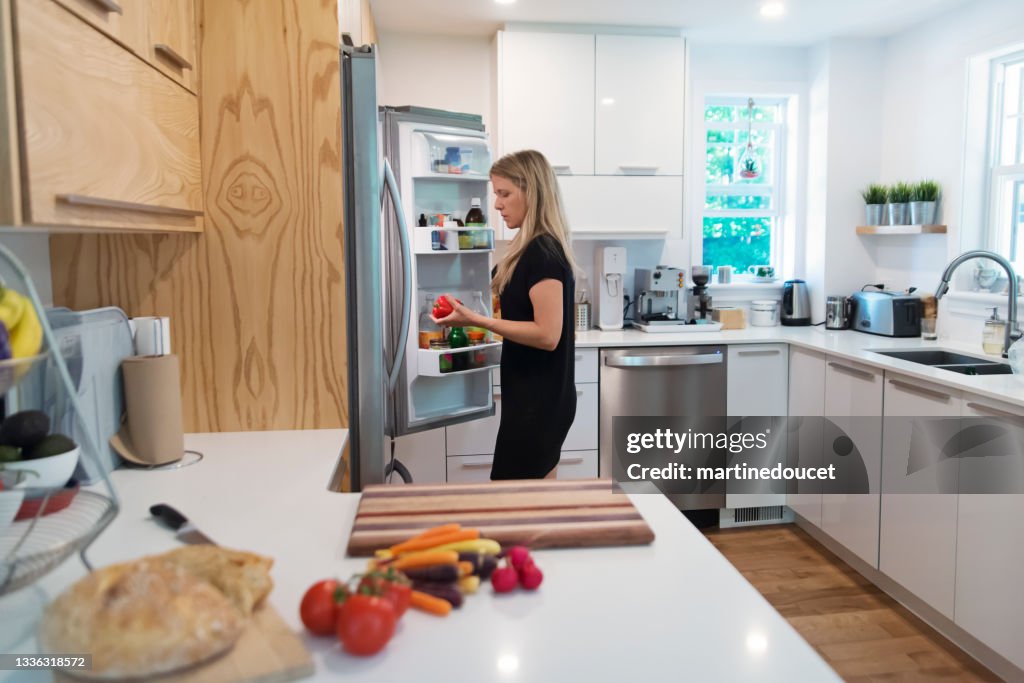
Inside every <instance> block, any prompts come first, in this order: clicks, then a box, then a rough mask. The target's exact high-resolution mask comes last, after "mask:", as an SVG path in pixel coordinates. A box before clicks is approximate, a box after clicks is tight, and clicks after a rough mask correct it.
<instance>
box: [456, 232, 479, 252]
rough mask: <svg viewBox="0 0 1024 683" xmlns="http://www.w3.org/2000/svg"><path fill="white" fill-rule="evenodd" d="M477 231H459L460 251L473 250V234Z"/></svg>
mask: <svg viewBox="0 0 1024 683" xmlns="http://www.w3.org/2000/svg"><path fill="white" fill-rule="evenodd" d="M474 232H476V231H475V230H459V251H462V250H463V249H472V248H473V233H474Z"/></svg>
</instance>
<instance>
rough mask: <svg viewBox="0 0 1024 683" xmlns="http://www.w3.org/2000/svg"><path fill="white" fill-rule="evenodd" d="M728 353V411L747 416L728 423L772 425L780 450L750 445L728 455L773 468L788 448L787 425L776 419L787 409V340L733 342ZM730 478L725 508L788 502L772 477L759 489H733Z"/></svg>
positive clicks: (757, 428) (750, 429) (747, 428)
mask: <svg viewBox="0 0 1024 683" xmlns="http://www.w3.org/2000/svg"><path fill="white" fill-rule="evenodd" d="M726 356H727V358H726V360H727V363H726V368H727V372H728V374H727V380H726V404H727V412H728V414H729V417H730V418H743V421H742V423H740V424H739V425H735V426H734V425H730V428H739V429H742V430H743V431H744V432H747V433H757V432H761V431H764V430H766V429H769V430H772V434H771V437H770V441H769V442H770V443H772V444H775V445H777V447H778V448H780V449H782V450H781V451H776V450H773V449H764V450H759V449H750V450H747V451H744V452H743V453H738V454H735V455H730V456H729V457H730V461H729V464H730V465H731V464H742V463H746V464H748V465H750V466H751V467H771V466H772V465H774V464H775V463H776V462H777V461H778V460H779V455H778V454H779V453H780V452H781V453H785V452H786V433H785V429H784V427H785V425H784V424H783V421H780V420H778V419H775V420H773V419H772V418H773V417H774V418H778V417H785V416H786V412H787V397H788V395H789V389H788V387H789V355H788V352H787V348H786V344H735V345H731V346H729V347H728V350H727V352H726ZM773 428H774V429H773ZM730 483H732V482H727V483H726V489H725V506H726V507H727V508H746V507H760V506H764V505H785V504H786V493H785V491H780V492H777V493H773V492H772V490H771V489H772V486H771V482H759V484H761V485H762V486H760V487H759V490H758V492H757V493H735V492H731V491H730V490H729V489H730V486H729V484H730ZM733 488H735V485H733ZM746 490H749V487H748V488H747V489H746Z"/></svg>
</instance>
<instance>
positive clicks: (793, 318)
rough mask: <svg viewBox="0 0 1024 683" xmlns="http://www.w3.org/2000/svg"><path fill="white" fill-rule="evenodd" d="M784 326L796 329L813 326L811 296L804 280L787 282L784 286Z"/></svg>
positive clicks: (781, 319)
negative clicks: (801, 326) (797, 327)
mask: <svg viewBox="0 0 1024 683" xmlns="http://www.w3.org/2000/svg"><path fill="white" fill-rule="evenodd" d="M779 319H780V321H781V322H782V324H783V325H787V326H789V327H796V326H800V325H810V324H811V294H810V290H809V289H808V287H807V283H806V282H804V281H803V280H786V282H784V283H783V285H782V313H781V315H780V316H779Z"/></svg>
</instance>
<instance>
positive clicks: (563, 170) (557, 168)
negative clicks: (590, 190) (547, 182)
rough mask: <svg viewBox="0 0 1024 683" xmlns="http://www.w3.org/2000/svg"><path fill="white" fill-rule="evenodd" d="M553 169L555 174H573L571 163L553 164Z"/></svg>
mask: <svg viewBox="0 0 1024 683" xmlns="http://www.w3.org/2000/svg"><path fill="white" fill-rule="evenodd" d="M551 170H552V171H554V172H555V175H572V167H571V166H569V164H551Z"/></svg>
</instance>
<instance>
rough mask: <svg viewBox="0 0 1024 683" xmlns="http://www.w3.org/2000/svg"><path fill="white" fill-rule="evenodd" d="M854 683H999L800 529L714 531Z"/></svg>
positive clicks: (726, 551)
mask: <svg viewBox="0 0 1024 683" xmlns="http://www.w3.org/2000/svg"><path fill="white" fill-rule="evenodd" d="M705 535H706V536H707V537H708V540H710V541H711V542H712V543H714V545H715V547H717V548H718V550H719V551H720V552H721V553H722V554H723V555H725V557H726V558H728V560H729V561H730V562H731V563H732V564H733V566H735V567H736V569H738V570H739V571H740V573H741V574H743V576H744V577H746V579H747V580H748V581H750V583H752V584H753V585H754V587H755V588H757V590H758V591H760V592H761V594H762V595H764V597H765V598H766V599H767V600H768V602H770V603H771V604H772V606H773V607H775V609H776V610H778V612H779V613H780V614H781V615H782V616H783V617H785V618H786V619H787V620H788V621H789V623H790V624H792V625H793V627H794V628H795V629H796V630H797V631H798V632H799V633H800V635H802V636H803V637H804V639H805V640H807V642H809V643H810V644H811V645H812V646H813V647H814V649H816V650H817V651H818V653H819V654H821V656H822V657H823V658H824V659H825V661H826V662H828V663H829V665H830V666H831V667H832V668H833V669H835V670H836V672H837V673H838V674H839V675H840V676H841V677H842V678H843V679H845V680H847V681H935V680H939V681H998V680H1000V679H999V678H998V677H996V676H995V675H993V674H992V673H991V672H989V671H988V670H987V669H985V668H984V667H982V666H981V665H980V664H978V663H977V662H975V661H974V660H973V659H971V658H970V657H968V656H967V655H966V654H964V653H963V652H961V651H960V650H959V648H957V647H956V646H955V645H953V644H952V643H950V642H949V641H948V640H946V639H945V638H944V637H943V636H941V635H940V634H939V633H938V632H936V631H935V630H934V629H932V628H931V627H930V626H928V625H927V624H925V623H924V622H923V621H921V620H920V619H918V618H917V617H915V616H914V615H913V614H911V613H910V611H908V610H907V609H906V608H905V607H903V606H902V605H900V604H899V603H898V602H896V601H895V600H893V599H892V598H890V597H889V596H887V595H886V594H885V593H883V592H882V591H880V590H879V589H878V588H876V587H875V586H874V585H873V584H872V583H870V582H869V581H868V580H867V579H865V578H864V577H862V576H861V575H860V574H858V573H857V572H855V571H854V570H853V569H851V568H850V567H849V566H848V565H847V564H846V563H844V562H843V561H842V560H840V559H839V558H838V557H836V556H835V555H833V554H832V553H831V552H829V551H828V550H826V549H825V548H824V547H823V546H821V545H820V544H819V543H818V542H817V541H815V540H814V539H812V538H811V537H810V536H808V535H807V534H806V533H804V532H803V531H801V530H800V529H799V528H797V527H796V526H794V525H792V524H788V525H779V526H765V527H753V528H747V529H727V530H718V529H715V530H706V531H705Z"/></svg>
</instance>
